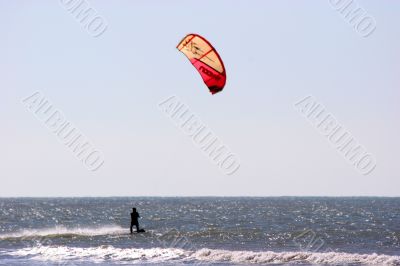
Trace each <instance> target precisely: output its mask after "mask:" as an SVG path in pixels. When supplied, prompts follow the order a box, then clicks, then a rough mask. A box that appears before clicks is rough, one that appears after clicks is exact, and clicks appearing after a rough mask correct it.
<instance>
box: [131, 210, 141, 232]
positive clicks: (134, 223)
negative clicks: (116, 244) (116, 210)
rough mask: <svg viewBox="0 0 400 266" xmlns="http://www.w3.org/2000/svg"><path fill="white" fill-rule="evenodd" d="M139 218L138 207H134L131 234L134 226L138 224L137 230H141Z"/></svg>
mask: <svg viewBox="0 0 400 266" xmlns="http://www.w3.org/2000/svg"><path fill="white" fill-rule="evenodd" d="M138 218H140V215H139V213H138V212H137V211H136V208H132V212H131V234H133V230H132V228H133V226H134V225H135V226H136V232H139V231H140V230H139V221H138Z"/></svg>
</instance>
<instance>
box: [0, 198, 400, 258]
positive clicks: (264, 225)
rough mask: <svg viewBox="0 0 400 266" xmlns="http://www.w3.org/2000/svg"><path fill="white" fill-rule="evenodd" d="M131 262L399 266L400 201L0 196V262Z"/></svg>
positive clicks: (381, 199)
mask: <svg viewBox="0 0 400 266" xmlns="http://www.w3.org/2000/svg"><path fill="white" fill-rule="evenodd" d="M132 207H136V208H137V211H138V212H139V213H140V216H141V218H140V220H139V222H140V227H141V228H144V229H145V230H146V232H145V233H134V234H132V235H131V234H130V233H129V226H130V212H131V209H132ZM131 264H137V265H268V264H273V265H400V198H378V197H343V198H342V197H340V198H325V197H265V198H262V197H260V198H252V197H251V198H250V197H237V198H236V197H165V198H164V197H115V198H114V197H110V198H0V265H63V266H67V265H68V266H72V265H131Z"/></svg>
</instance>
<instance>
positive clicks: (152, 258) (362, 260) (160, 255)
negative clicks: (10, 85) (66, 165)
mask: <svg viewBox="0 0 400 266" xmlns="http://www.w3.org/2000/svg"><path fill="white" fill-rule="evenodd" d="M8 254H9V255H11V256H16V257H26V256H29V258H30V259H35V260H40V261H68V260H76V261H92V262H107V261H115V262H118V263H124V262H127V263H143V262H144V261H146V262H153V263H160V262H171V261H172V262H178V261H180V262H185V261H186V262H188V261H191V262H193V261H197V262H204V263H218V262H225V263H235V264H279V263H281V264H285V263H293V264H298V263H308V264H327V265H343V264H361V265H365V264H367V265H400V256H389V255H378V254H351V253H337V252H329V253H313V252H271V251H265V252H253V251H229V250H215V249H201V250H198V251H188V250H182V249H172V248H167V249H165V248H150V249H133V248H115V247H113V246H100V247H90V248H77V247H65V246H62V247H55V246H39V247H34V248H24V249H19V250H16V251H12V252H8Z"/></svg>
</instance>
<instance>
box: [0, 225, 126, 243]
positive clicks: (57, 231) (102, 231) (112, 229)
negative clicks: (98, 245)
mask: <svg viewBox="0 0 400 266" xmlns="http://www.w3.org/2000/svg"><path fill="white" fill-rule="evenodd" d="M124 233H127V230H126V228H122V227H120V226H116V225H110V226H103V227H99V228H67V227H64V226H56V227H54V228H46V229H24V230H20V231H18V232H15V233H9V234H0V240H5V239H16V238H23V239H31V238H35V237H63V236H102V235H118V234H124Z"/></svg>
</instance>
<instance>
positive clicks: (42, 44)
mask: <svg viewBox="0 0 400 266" xmlns="http://www.w3.org/2000/svg"><path fill="white" fill-rule="evenodd" d="M90 3H91V5H92V6H93V7H94V8H95V9H96V10H97V11H98V13H99V14H100V15H101V16H102V17H104V19H105V20H106V21H107V23H108V29H107V30H106V31H105V33H104V34H103V35H101V36H100V37H98V38H93V37H91V36H90V35H89V34H88V33H87V32H86V31H85V30H84V29H83V27H82V26H81V25H80V24H79V23H78V22H77V21H76V20H75V19H74V18H73V16H72V15H71V14H69V13H68V12H67V11H66V10H65V9H64V8H63V7H62V6H61V5H60V3H59V1H5V0H1V1H0V35H1V41H0V71H1V73H2V75H1V78H0V88H1V91H2V92H3V93H2V96H3V97H2V101H1V105H0V119H1V121H2V123H1V132H2V133H1V136H2V138H0V147H2V149H1V150H2V152H1V153H0V182H1V185H0V196H141V195H155V196H157V195H166V196H175V195H176V196H180V195H193V196H198V195H220V196H231V195H248V196H279V195H327V196H330V195H335V196H344V195H381V196H400V194H399V189H398V188H399V187H400V174H399V170H400V164H399V163H398V162H397V161H398V151H399V150H400V140H399V136H400V127H399V119H398V115H399V111H400V106H399V104H398V102H399V100H400V90H399V87H400V80H399V79H400V76H399V74H398V73H399V70H400V53H399V47H400V38H399V36H400V27H399V25H400V17H399V15H398V14H400V2H395V1H389V0H385V1H358V4H359V5H360V6H361V7H362V8H363V9H365V10H366V11H367V12H368V14H369V15H370V16H372V17H374V18H375V20H376V30H375V32H374V33H373V34H372V35H371V36H369V37H368V38H363V37H361V36H360V35H359V34H358V33H357V32H356V31H355V30H354V29H353V28H352V26H351V25H349V24H348V23H347V22H346V21H345V20H344V19H343V17H342V16H341V15H340V14H339V13H338V12H337V11H335V10H334V9H333V8H332V6H331V5H330V4H329V1H328V0H326V1H201V2H198V1H149V0H147V1H105V0H101V1H100V0H98V1H90ZM192 32H193V33H198V34H200V35H203V36H204V37H206V38H207V39H208V40H209V41H210V42H211V43H212V44H213V45H214V46H215V48H216V49H217V50H218V51H219V53H220V55H221V57H222V59H223V60H224V62H225V66H226V71H227V76H228V79H227V85H226V87H225V90H224V91H223V92H222V93H219V94H217V95H214V96H211V94H209V92H208V90H207V88H206V87H205V86H204V84H203V83H202V81H201V79H200V77H199V75H198V74H197V73H196V72H195V69H194V68H193V67H192V66H191V65H190V63H189V62H188V61H187V59H186V58H185V57H184V56H183V55H182V54H181V53H179V52H178V51H177V50H176V49H175V46H176V45H177V43H178V42H179V41H180V40H181V38H183V37H184V36H185V35H186V34H187V33H192ZM38 90H39V91H41V92H43V93H44V95H46V97H47V98H49V99H51V101H52V102H53V104H54V105H55V106H56V107H57V108H58V109H60V110H62V111H63V112H64V114H65V115H66V117H67V119H68V120H69V121H71V122H73V123H74V124H75V125H77V127H78V128H79V129H80V130H81V131H82V132H83V133H85V135H86V136H88V138H89V139H90V140H91V141H92V142H93V143H94V145H95V146H96V147H97V148H98V149H100V150H101V151H102V152H103V153H104V156H105V164H104V165H103V167H102V168H101V169H100V170H99V171H97V172H90V171H88V170H87V169H86V168H85V167H84V166H83V165H82V163H81V162H79V161H78V160H77V159H76V158H75V157H74V156H73V154H72V153H71V152H70V151H69V150H68V149H66V148H65V146H64V145H62V144H61V143H59V141H58V140H57V138H56V137H55V136H54V135H53V134H52V133H51V132H50V131H49V130H48V129H47V128H46V127H45V126H43V124H42V123H41V122H40V121H38V120H37V119H36V118H35V117H34V116H33V115H32V114H31V113H30V112H29V111H27V109H26V108H25V106H24V105H22V104H21V99H22V98H24V97H26V96H28V95H31V94H33V92H35V91H38ZM173 94H174V95H177V96H178V97H179V98H181V99H182V100H183V101H184V102H185V103H186V104H187V105H188V106H189V107H190V109H191V110H192V111H193V112H194V113H196V114H197V116H198V117H200V118H201V120H202V121H203V122H204V123H205V124H207V125H208V127H209V128H210V129H212V130H213V131H214V132H215V133H216V134H217V135H218V136H219V137H220V139H221V140H222V141H223V142H224V143H226V144H227V145H228V146H229V148H230V149H231V150H232V151H233V152H235V153H236V154H238V156H239V157H240V158H241V168H240V169H239V171H238V172H237V173H236V174H234V175H232V176H225V175H223V174H222V173H221V172H220V171H219V169H218V167H216V166H215V165H213V164H212V163H211V162H210V160H209V159H208V158H207V157H205V156H204V155H203V154H202V152H201V151H199V150H198V149H197V147H196V146H195V145H193V143H192V142H191V140H190V138H188V137H187V136H185V135H184V134H183V133H182V132H181V131H180V130H179V129H177V128H176V127H175V126H174V125H173V123H172V122H171V121H170V120H169V119H168V118H167V117H166V116H165V115H164V114H163V113H162V112H160V110H159V109H158V107H157V103H158V102H160V101H161V100H163V99H165V98H166V97H168V96H170V95H173ZM309 94H311V95H314V96H315V97H316V98H317V99H318V100H319V101H321V102H322V103H323V104H324V105H325V106H326V108H327V109H328V110H329V111H330V112H332V113H333V114H334V115H335V116H336V118H337V119H338V120H339V122H340V123H341V124H343V125H345V126H346V128H347V129H348V130H349V131H350V132H351V133H352V134H353V135H354V136H355V137H356V138H357V140H358V141H359V142H360V143H362V144H363V145H364V146H365V147H366V148H367V150H368V151H369V152H371V153H372V154H374V156H375V157H376V158H377V167H376V169H375V171H374V172H372V173H371V174H370V175H368V176H363V175H361V174H360V173H359V172H357V171H356V170H355V169H354V167H352V166H351V165H350V164H349V163H348V162H347V161H346V160H345V159H344V158H343V157H342V155H341V154H340V153H338V152H337V151H336V150H335V149H334V148H332V146H331V145H330V143H329V142H328V141H327V140H326V138H325V137H323V136H322V135H320V134H319V132H318V131H317V130H316V129H315V128H313V127H312V126H311V125H310V124H309V123H308V122H307V120H306V119H304V117H302V116H301V115H300V114H299V113H298V112H297V111H296V109H295V108H294V107H293V103H294V102H296V101H297V100H299V99H301V98H303V97H305V96H306V95H309Z"/></svg>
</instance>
